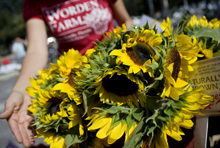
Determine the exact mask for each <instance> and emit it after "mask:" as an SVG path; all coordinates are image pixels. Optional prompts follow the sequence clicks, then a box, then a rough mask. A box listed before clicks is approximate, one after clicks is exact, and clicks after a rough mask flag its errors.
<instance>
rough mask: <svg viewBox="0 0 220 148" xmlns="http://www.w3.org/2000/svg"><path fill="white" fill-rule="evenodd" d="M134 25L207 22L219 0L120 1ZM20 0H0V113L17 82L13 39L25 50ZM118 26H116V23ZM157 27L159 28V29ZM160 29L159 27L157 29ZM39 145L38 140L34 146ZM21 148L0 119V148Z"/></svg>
mask: <svg viewBox="0 0 220 148" xmlns="http://www.w3.org/2000/svg"><path fill="white" fill-rule="evenodd" d="M123 1H124V4H125V6H126V8H127V11H128V13H129V14H130V16H131V17H132V20H133V22H134V24H137V25H139V26H143V25H144V24H145V23H146V22H147V21H153V20H154V19H157V21H158V23H157V24H159V23H160V22H162V21H163V19H165V18H166V17H169V18H170V19H171V22H172V24H173V26H174V27H175V26H176V25H177V24H178V23H179V21H180V20H181V19H182V17H183V16H184V13H185V12H188V13H190V14H191V15H193V14H195V15H196V16H197V19H198V18H200V17H202V16H203V15H204V16H206V18H207V19H208V20H211V19H213V18H216V17H217V14H218V12H219V11H220V10H219V7H218V5H219V3H220V0H123ZM22 6H23V0H0V94H1V96H0V113H2V112H3V111H4V102H5V100H6V99H7V97H8V95H9V94H10V92H11V89H12V87H13V85H14V83H15V81H16V80H17V76H18V75H19V70H20V69H21V64H20V63H19V62H16V59H15V58H14V56H13V52H12V44H13V43H14V42H15V39H16V37H19V38H20V42H21V43H22V44H23V46H24V50H26V45H27V41H26V30H25V24H24V21H23V18H22ZM116 25H117V24H116ZM158 27H159V26H158ZM158 29H159V28H158ZM47 43H48V51H49V61H48V63H50V62H54V61H55V60H56V58H57V52H56V48H57V44H56V40H55V39H54V38H53V37H51V36H50V34H49V32H48V40H47ZM41 142H42V139H40V140H37V143H36V144H35V145H38V144H39V143H41ZM6 147H7V148H23V146H22V145H21V144H18V143H17V142H16V140H15V138H14V136H13V134H12V133H11V131H10V129H9V127H8V124H7V121H6V120H0V148H6Z"/></svg>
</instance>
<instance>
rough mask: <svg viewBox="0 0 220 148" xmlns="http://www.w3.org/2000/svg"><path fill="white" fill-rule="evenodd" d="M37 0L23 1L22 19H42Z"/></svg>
mask: <svg viewBox="0 0 220 148" xmlns="http://www.w3.org/2000/svg"><path fill="white" fill-rule="evenodd" d="M37 1H38V0H24V3H23V19H24V21H25V22H26V21H27V20H29V19H30V18H39V19H43V15H42V13H41V10H40V7H39V3H37Z"/></svg>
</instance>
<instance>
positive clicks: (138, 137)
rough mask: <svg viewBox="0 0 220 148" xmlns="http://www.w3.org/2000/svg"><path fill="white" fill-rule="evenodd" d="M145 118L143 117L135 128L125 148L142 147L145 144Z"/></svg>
mask: <svg viewBox="0 0 220 148" xmlns="http://www.w3.org/2000/svg"><path fill="white" fill-rule="evenodd" d="M144 120H146V118H142V119H141V121H140V122H139V124H138V125H137V127H136V128H135V130H134V132H133V134H132V136H131V137H130V138H129V139H128V140H127V142H126V143H125V145H124V146H123V148H140V146H141V144H143V140H144V139H143V138H142V137H143V136H144V134H145V132H146V130H147V129H146V126H145V124H144Z"/></svg>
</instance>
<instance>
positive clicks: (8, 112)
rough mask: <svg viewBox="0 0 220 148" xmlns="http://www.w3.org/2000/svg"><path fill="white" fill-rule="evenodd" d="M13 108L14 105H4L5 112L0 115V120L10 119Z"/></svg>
mask: <svg viewBox="0 0 220 148" xmlns="http://www.w3.org/2000/svg"><path fill="white" fill-rule="evenodd" d="M14 106H15V104H13V103H12V104H10V105H7V103H6V104H5V111H4V112H3V113H2V114H0V119H8V118H10V116H11V115H12V113H13V111H14Z"/></svg>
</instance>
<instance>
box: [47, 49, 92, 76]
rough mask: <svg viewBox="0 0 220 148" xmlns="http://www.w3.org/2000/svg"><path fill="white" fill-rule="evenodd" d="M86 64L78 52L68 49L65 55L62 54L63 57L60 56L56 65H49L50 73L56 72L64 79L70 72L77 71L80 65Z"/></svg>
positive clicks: (84, 58)
mask: <svg viewBox="0 0 220 148" xmlns="http://www.w3.org/2000/svg"><path fill="white" fill-rule="evenodd" d="M87 62H88V60H87V58H86V57H85V56H82V55H81V54H80V53H79V51H78V50H74V49H70V50H68V52H67V53H66V52H64V55H62V56H60V58H59V60H57V64H51V71H54V70H55V71H56V70H58V71H59V73H60V76H61V77H66V76H68V75H69V74H70V73H71V72H72V71H77V70H78V69H79V68H80V66H81V65H82V64H84V63H87Z"/></svg>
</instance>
